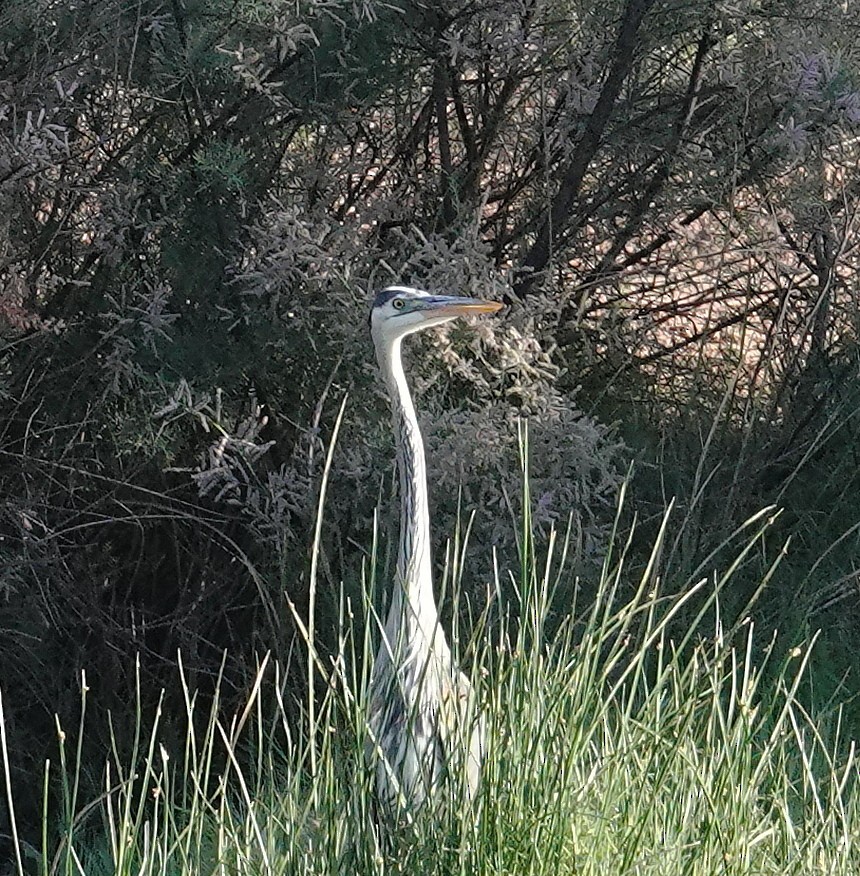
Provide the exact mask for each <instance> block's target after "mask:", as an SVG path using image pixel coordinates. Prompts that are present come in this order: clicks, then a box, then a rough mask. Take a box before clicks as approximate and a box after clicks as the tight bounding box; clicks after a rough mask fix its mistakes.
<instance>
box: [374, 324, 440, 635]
mask: <svg viewBox="0 0 860 876" xmlns="http://www.w3.org/2000/svg"><path fill="white" fill-rule="evenodd" d="M385 358H386V359H387V361H382V362H380V364H381V365H382V370H383V373H384V374H385V375H386V380H387V382H388V390H389V394H390V396H391V409H392V415H393V421H394V435H395V441H396V443H397V469H398V473H399V476H400V505H401V514H400V545H399V549H398V552H397V586H395V587H394V594H393V596H392V600H391V609H390V611H389V614H388V621H387V622H386V633H387V634H388V636H389V642H390V643H391V644H392V645H393V644H394V642H395V640H396V635H397V632H396V631H398V630H405V631H406V633H407V642H408V644H411V645H412V646H414V645H415V644H416V642H417V640H423V641H424V642H425V643H430V642H432V641H434V640H435V639H437V638H438V637H440V636H442V629H441V627H440V626H439V616H438V612H437V610H436V601H435V599H434V597H433V574H432V565H431V556H430V510H429V504H428V498H427V467H426V463H425V459H424V442H423V441H422V438H421V430H420V428H419V426H418V418H417V416H416V414H415V405H414V404H413V402H412V395H411V394H410V392H409V385H408V384H407V382H406V374H405V373H404V371H403V361H402V358H401V342H400V339H397V340H396V341H395V342H394V344H393V345H392V347H391V349H390V351H389V352H388V355H387V356H386V357H385ZM416 637H417V638H416Z"/></svg>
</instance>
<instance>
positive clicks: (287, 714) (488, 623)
mask: <svg viewBox="0 0 860 876" xmlns="http://www.w3.org/2000/svg"><path fill="white" fill-rule="evenodd" d="M526 507H527V503H526ZM771 516H772V515H770V514H769V512H767V513H762V514H760V515H758V516H757V517H754V518H753V519H751V520H749V521H748V522H747V523H746V524H745V526H744V527H743V529H742V531H740V532H739V533H737V534H736V541H737V544H738V548H737V550H736V559H735V560H734V561H733V562H731V563H729V565H728V567H727V568H725V569H714V568H707V565H708V563H709V562H711V560H710V559H709V560H708V561H707V562H705V563H704V564H703V566H702V568H701V577H700V578H699V579H697V580H694V581H691V582H689V584H687V585H685V586H684V587H682V588H680V590H679V591H678V592H663V587H664V585H663V583H662V582H661V581H660V579H659V576H658V569H659V566H660V563H659V557H660V553H661V550H662V547H663V544H664V542H665V541H666V540H667V538H668V537H669V534H670V517H669V515H668V514H667V517H666V520H665V521H664V525H663V527H662V529H661V531H660V533H659V536H658V538H657V541H656V543H655V544H654V548H653V552H652V556H651V561H650V562H649V563H648V564H647V565H646V566H645V567H644V570H643V571H641V572H639V573H638V574H636V575H634V574H633V572H632V571H631V569H630V568H629V566H630V564H629V562H628V559H627V556H626V551H625V546H624V544H623V543H620V537H619V536H618V534H616V538H615V544H616V548H615V549H613V550H612V551H610V553H609V554H608V556H607V558H606V561H605V563H604V566H603V571H602V574H601V576H600V580H599V583H598V586H597V598H596V599H595V600H593V601H591V604H589V605H587V606H577V605H575V604H573V605H571V604H568V605H564V604H559V601H558V600H557V599H555V598H554V596H555V593H556V590H558V591H559V592H562V591H563V592H570V589H571V588H570V587H563V588H561V587H559V585H560V583H562V582H563V571H561V570H563V568H564V563H563V555H564V544H563V542H564V539H563V538H562V539H558V540H557V539H556V538H555V537H551V538H550V540H549V543H548V544H546V545H536V544H534V542H533V540H532V536H531V531H532V530H531V526H530V522H529V520H528V515H527V514H526V515H525V518H524V521H523V527H522V543H521V554H522V565H521V568H520V569H519V570H517V571H516V573H515V574H513V575H511V576H508V578H507V580H503V576H502V575H501V574H499V573H497V574H496V576H495V582H494V586H495V596H494V598H491V600H490V604H489V607H488V609H487V610H486V611H485V612H484V613H483V614H482V615H481V617H480V618H478V619H477V620H476V621H475V629H476V631H477V632H476V635H475V636H474V638H473V639H472V640H471V644H468V645H467V644H465V643H464V644H463V646H462V647H461V648H460V652H461V657H462V658H463V660H464V662H465V663H466V664H467V665H468V666H469V668H470V670H471V672H472V675H473V680H474V684H475V686H476V688H477V690H478V691H479V696H480V698H481V702H482V704H483V708H484V711H485V713H486V716H487V727H488V746H487V755H486V760H485V764H484V771H483V777H482V785H481V788H480V792H479V799H478V801H477V805H476V806H475V808H473V809H468V808H466V807H464V806H463V805H462V804H461V801H460V799H459V798H458V796H457V794H456V793H448V792H446V791H442V792H440V795H439V799H438V805H435V806H433V807H427V808H426V809H424V810H422V811H419V812H418V813H416V814H415V817H414V819H413V820H412V823H411V824H409V825H404V824H402V825H401V826H400V827H398V828H397V829H387V828H386V827H385V825H384V824H383V825H380V823H379V821H380V818H381V820H383V821H384V820H385V819H384V816H378V815H377V814H376V813H374V810H373V806H372V803H371V793H370V787H369V785H370V780H369V770H367V769H366V767H365V765H364V762H363V759H362V747H363V742H364V738H365V716H364V707H363V703H364V695H365V691H366V688H367V673H368V668H369V664H370V659H369V658H370V655H371V654H372V652H373V648H374V636H375V630H376V628H377V621H376V615H375V614H374V612H373V609H372V608H371V606H373V605H374V604H375V602H378V600H375V591H376V590H377V589H383V588H382V584H380V587H379V588H377V584H376V581H375V572H374V568H375V567H374V564H373V562H371V563H369V564H368V567H367V572H366V577H365V582H364V592H365V597H364V605H354V604H352V603H351V602H349V601H348V600H346V599H343V600H342V602H341V606H340V612H339V625H338V630H337V642H338V645H337V647H336V648H335V649H334V651H333V653H330V654H325V655H324V654H322V653H320V652H319V651H318V649H317V645H316V642H317V640H318V638H317V636H316V635H315V631H314V630H312V629H309V628H308V627H307V626H306V625H304V624H302V623H301V622H299V623H300V626H301V629H302V632H303V635H304V645H305V647H304V648H303V649H301V650H300V651H297V652H296V656H295V659H296V660H299V661H303V662H307V661H311V663H312V664H313V667H314V671H313V672H312V673H306V675H307V676H309V677H310V678H313V679H315V686H314V690H313V691H312V692H311V691H305V692H298V694H297V693H296V692H295V691H294V690H292V689H290V688H289V687H288V685H287V684H286V682H285V678H286V673H285V669H286V667H281V666H277V665H274V663H273V661H271V660H270V659H269V658H268V657H264V658H263V659H261V662H260V668H259V673H258V677H257V681H256V684H255V685H254V686H253V688H252V689H251V690H250V691H249V693H248V699H247V705H246V706H245V708H244V710H243V711H242V712H240V713H238V714H236V715H235V716H234V717H233V718H232V719H231V720H229V721H227V722H225V721H224V720H223V719H222V718H219V715H220V714H221V710H220V708H219V703H218V697H217V693H216V696H215V697H214V699H212V698H207V705H206V706H205V707H204V706H203V705H202V699H201V698H200V697H199V696H198V694H197V693H196V692H195V691H194V690H191V689H190V687H189V685H188V684H187V683H186V680H185V678H184V676H183V675H182V674H180V677H179V678H177V684H181V685H182V689H183V691H184V697H185V715H183V716H165V715H162V714H160V713H158V714H155V715H140V716H139V723H138V727H137V732H136V734H135V735H134V740H133V745H132V750H131V752H130V753H128V752H126V753H125V754H122V753H120V746H119V745H116V746H115V747H114V750H113V751H112V752H111V753H110V755H109V757H108V758H107V761H106V763H105V764H104V765H99V766H97V767H96V768H99V769H103V775H104V792H103V793H102V794H101V795H100V796H99V797H97V798H96V799H87V800H84V799H81V797H80V793H79V790H78V788H79V785H80V782H79V779H80V776H81V774H82V771H83V770H85V769H93V768H94V767H93V765H87V764H82V763H81V762H80V740H81V738H82V735H83V734H85V733H86V732H87V724H86V696H87V694H86V679H85V678H82V690H83V694H82V697H83V701H82V708H81V719H80V722H79V725H78V726H77V727H75V728H67V727H63V726H61V724H60V723H59V722H58V725H57V729H58V756H57V758H56V759H54V760H52V761H51V762H50V763H48V764H46V768H45V774H44V777H43V781H44V783H45V789H46V791H45V801H46V805H45V810H46V811H45V815H44V824H45V827H44V831H43V838H42V844H41V845H42V847H41V848H40V849H37V848H35V847H34V846H33V845H32V844H28V843H26V842H24V840H23V839H21V838H20V836H19V835H18V833H17V831H13V832H14V834H15V837H16V843H15V847H16V849H17V857H16V860H15V861H13V862H12V863H11V867H12V870H11V872H15V873H18V874H24V873H38V874H44V876H48V874H51V876H53V874H62V876H73V874H74V876H80V874H87V876H101V874H118V876H130V874H146V876H156V874H158V876H162V874H163V876H168V874H169V876H191V874H194V876H198V874H223V876H227V874H230V876H246V874H247V876H251V874H253V876H257V874H285V873H308V874H311V873H315V874H316V873H318V874H345V873H355V874H370V873H404V874H412V873H414V874H428V873H446V874H447V873H452V874H453V873H461V874H517V876H538V874H548V876H559V874H562V873H563V874H568V873H570V874H595V876H598V874H599V876H605V874H628V873H629V874H679V876H680V874H684V876H705V874H707V876H713V874H722V873H726V874H728V873H731V874H739V873H749V874H762V876H764V874H774V876H776V874H779V876H786V874H812V873H830V874H842V873H845V874H852V873H853V874H856V873H860V821H858V814H860V813H858V795H857V790H856V776H857V760H856V756H855V749H854V746H853V743H850V742H848V741H847V740H845V739H844V738H843V733H842V729H841V726H840V717H839V712H838V710H835V711H833V712H831V713H830V714H829V715H828V716H827V720H826V721H824V720H816V717H815V716H813V715H810V714H808V713H807V711H806V710H805V708H804V706H803V705H802V703H801V699H800V697H799V695H798V691H799V689H800V686H801V685H802V683H803V682H804V680H805V678H806V676H807V674H808V671H809V657H810V650H809V647H810V646H812V644H813V643H809V646H800V645H799V646H798V647H797V648H796V649H795V650H794V651H793V652H791V654H790V655H789V657H788V658H786V659H784V660H783V661H782V662H781V663H780V664H779V665H775V659H776V658H775V657H774V656H773V654H772V649H771V641H770V640H765V641H762V640H761V637H760V636H759V635H758V634H757V632H756V629H755V625H754V623H753V622H752V621H751V620H750V619H749V617H744V616H742V617H740V618H738V619H737V622H736V623H734V624H733V625H731V626H729V625H728V623H727V621H726V620H724V619H723V618H722V617H721V607H720V606H721V594H722V593H724V592H725V591H726V589H727V588H730V587H731V584H732V574H733V573H734V571H735V570H736V568H737V567H738V565H739V564H740V563H741V562H743V559H744V557H745V556H747V555H748V554H749V552H750V551H753V550H755V549H756V547H757V546H758V545H759V543H760V541H761V539H762V537H763V533H764V532H765V530H766V528H767V526H768V524H769V521H770V519H771ZM461 548H462V545H460V546H458V548H457V549H456V550H452V551H451V558H452V559H451V564H450V565H451V568H452V571H453V573H452V575H451V576H449V578H450V581H449V586H448V588H447V589H448V590H449V591H451V592H452V593H455V594H458V593H459V592H460V588H459V586H458V582H457V580H456V568H457V566H458V563H457V562H456V557H457V555H458V552H459V550H460V549H461ZM714 562H716V560H714ZM503 592H513V593H514V594H515V597H514V599H513V601H512V602H511V601H508V603H507V604H504V603H503V600H502V597H501V594H502V593H503ZM359 612H364V615H365V618H364V619H365V621H366V622H365V623H356V621H357V620H359V618H358V617H357V615H358V613H359ZM681 620H683V623H681ZM357 631H360V632H357ZM550 631H551V632H550ZM288 691H289V693H288ZM287 696H290V697H291V700H290V702H287V701H286V700H285V698H286V697H287ZM295 703H298V704H299V705H301V708H302V711H301V718H300V720H295V717H294V716H295V708H294V706H295ZM0 710H2V703H0ZM0 719H2V711H0ZM168 719H169V721H170V722H171V724H172V725H175V724H176V723H177V721H181V722H184V724H186V725H187V726H188V727H189V728H191V729H189V731H188V733H187V735H186V738H185V743H184V747H181V748H180V749H178V750H169V747H168V745H167V743H166V742H164V734H163V732H162V730H163V728H162V722H164V721H166V720H168ZM144 726H146V727H147V728H149V729H148V730H147V731H146V732H144V731H143V727H144ZM194 728H198V729H194ZM199 728H202V729H199ZM0 745H2V754H3V764H4V765H5V764H6V757H5V755H6V751H5V744H4V737H3V736H2V735H0ZM4 773H5V776H6V787H7V802H8V806H9V809H10V812H11V813H12V814H13V816H14V791H15V789H14V788H9V787H8V784H9V783H8V778H9V770H8V767H7V768H6V769H5V770H4ZM35 780H37V779H35V777H34V781H35ZM51 783H54V784H56V785H58V786H59V787H60V798H61V802H60V804H59V806H57V805H56V804H50V803H49V799H53V798H52V797H51V795H49V794H48V787H49V785H50V784H51ZM12 824H13V825H14V817H13V820H12Z"/></svg>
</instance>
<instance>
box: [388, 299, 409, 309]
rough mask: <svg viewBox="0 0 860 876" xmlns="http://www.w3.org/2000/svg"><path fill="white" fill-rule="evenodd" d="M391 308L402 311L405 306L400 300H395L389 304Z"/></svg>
mask: <svg viewBox="0 0 860 876" xmlns="http://www.w3.org/2000/svg"><path fill="white" fill-rule="evenodd" d="M391 306H392V307H393V308H394V309H395V310H403V308H404V307H405V306H406V302H405V301H404V300H403V299H402V298H395V299H394V301H392V302H391Z"/></svg>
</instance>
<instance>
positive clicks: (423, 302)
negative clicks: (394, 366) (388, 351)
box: [370, 286, 503, 345]
mask: <svg viewBox="0 0 860 876" xmlns="http://www.w3.org/2000/svg"><path fill="white" fill-rule="evenodd" d="M502 306H503V305H501V304H499V302H498V301H482V300H481V299H479V298H465V297H462V296H459V295H431V294H430V293H429V292H423V291H422V290H421V289H410V288H409V287H408V286H389V287H388V288H387V289H383V290H382V291H381V292H380V293H379V294H378V295H377V296H376V299H375V300H374V302H373V307H372V308H371V310H370V331H371V334H372V335H373V340H374V342H375V343H376V344H377V345H378V344H379V343H380V341H382V342H383V343H384V342H388V343H393V342H394V341H395V340H399V339H400V338H402V337H404V336H405V335H411V334H412V333H413V332H419V331H421V330H422V329H426V328H432V327H433V326H434V325H441V324H442V323H443V322H450V321H451V320H452V319H456V318H457V317H458V316H469V315H471V314H476V313H495V312H496V311H497V310H501V309H502Z"/></svg>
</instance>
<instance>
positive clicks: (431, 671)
mask: <svg viewBox="0 0 860 876" xmlns="http://www.w3.org/2000/svg"><path fill="white" fill-rule="evenodd" d="M501 307H502V305H501V304H498V303H496V302H493V301H480V300H478V299H476V298H462V297H455V296H449V295H430V294H429V293H427V292H422V291H421V290H419V289H410V288H407V287H404V286H391V287H389V288H387V289H383V290H382V292H380V293H379V294H378V295H377V296H376V300H375V301H374V302H373V308H372V310H371V314H370V327H371V334H372V336H373V343H374V346H375V347H376V356H377V359H378V361H379V368H380V370H381V372H382V375H383V377H384V378H385V382H386V384H387V386H388V392H389V395H390V396H391V408H392V414H393V421H394V436H395V441H396V444H397V467H398V470H399V474H400V503H401V511H400V545H399V549H398V553H397V572H396V578H395V583H394V591H393V594H392V597H391V607H390V609H389V612H388V618H387V620H386V622H385V626H384V628H383V630H382V641H381V642H380V645H379V650H378V652H377V655H376V660H375V661H374V665H373V671H372V674H371V680H370V708H369V717H368V724H369V730H370V734H369V739H368V756H369V758H370V760H371V762H372V763H373V765H374V770H375V785H376V793H377V796H378V797H379V799H380V801H381V802H383V804H385V805H389V806H390V805H392V804H394V805H397V806H403V807H405V808H406V809H407V810H414V809H415V808H417V807H418V806H420V805H421V803H423V802H424V800H425V799H426V798H427V797H428V795H429V794H430V793H431V792H432V791H433V789H434V787H435V786H436V785H437V784H438V782H439V780H440V779H441V777H442V776H443V775H444V774H445V773H446V772H447V773H450V774H452V775H454V776H455V777H456V776H465V790H466V792H467V794H468V796H469V798H471V797H473V796H474V794H475V791H476V790H477V786H478V778H479V774H480V767H481V758H482V749H483V735H484V732H483V721H482V719H481V716H480V715H479V714H478V708H477V706H476V703H475V694H474V690H473V689H472V685H471V683H470V682H469V679H468V678H467V677H466V676H465V675H464V674H463V672H461V671H460V669H459V668H458V667H457V666H456V665H455V664H454V661H453V659H452V657H451V649H450V648H449V647H448V642H447V639H446V638H445V633H444V631H443V630H442V627H441V625H440V623H439V613H438V611H437V609H436V600H435V598H434V596H433V575H432V569H431V562H430V515H429V510H428V503H427V473H426V467H425V462H424V444H423V441H422V440H421V431H420V429H419V427H418V419H417V417H416V416H415V407H414V405H413V403H412V397H411V395H410V393H409V386H408V385H407V383H406V374H405V373H404V371H403V361H402V358H401V355H400V348H401V342H402V341H403V338H404V337H406V336H407V335H410V334H412V333H414V332H418V331H421V330H422V329H427V328H431V327H432V326H437V325H440V324H442V323H444V322H448V321H449V320H452V319H455V318H456V317H458V316H464V315H467V314H474V313H494V312H495V311H497V310H500V309H501Z"/></svg>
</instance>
